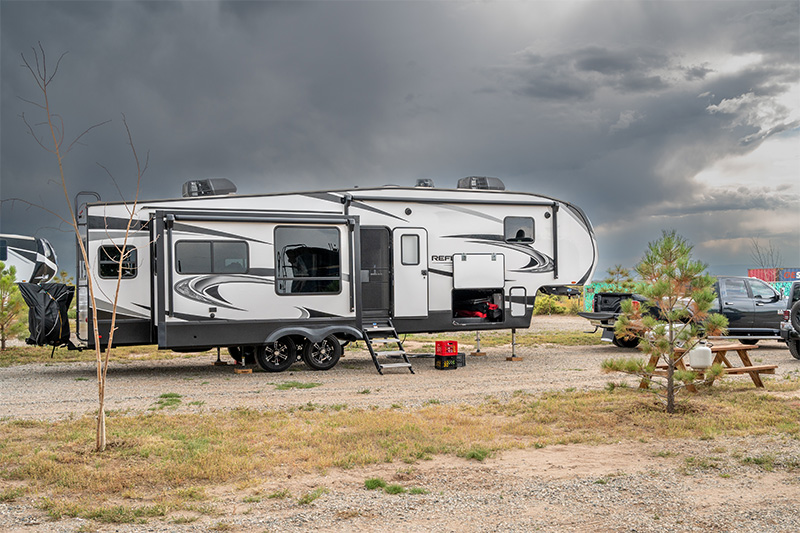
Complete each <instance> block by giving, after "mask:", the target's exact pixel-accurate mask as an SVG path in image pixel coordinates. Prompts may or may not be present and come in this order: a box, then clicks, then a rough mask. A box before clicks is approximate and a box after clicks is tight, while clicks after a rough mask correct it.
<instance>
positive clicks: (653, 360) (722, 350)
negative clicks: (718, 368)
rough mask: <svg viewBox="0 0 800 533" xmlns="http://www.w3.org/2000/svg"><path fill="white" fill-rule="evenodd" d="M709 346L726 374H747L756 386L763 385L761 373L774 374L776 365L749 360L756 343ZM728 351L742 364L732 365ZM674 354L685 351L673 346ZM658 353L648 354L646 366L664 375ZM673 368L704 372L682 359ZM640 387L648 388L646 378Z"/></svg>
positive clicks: (715, 360)
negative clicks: (757, 363) (648, 358)
mask: <svg viewBox="0 0 800 533" xmlns="http://www.w3.org/2000/svg"><path fill="white" fill-rule="evenodd" d="M708 347H709V348H711V353H713V354H714V363H719V364H721V365H723V370H724V372H725V373H726V374H749V375H750V379H752V380H753V383H754V384H755V386H756V387H761V388H763V387H764V382H762V381H761V374H774V373H775V369H776V368H778V365H754V364H753V363H752V362H751V361H750V355H749V354H748V353H747V352H748V351H749V350H755V349H756V348H758V346H756V345H749V344H715V345H709V346H708ZM728 352H735V353H736V354H737V355H738V356H739V359H740V360H741V361H742V366H733V364H732V363H731V361H730V359H728ZM675 353H676V355H683V354H684V353H686V350H685V349H683V348H675ZM658 359H659V355H658V354H654V355H651V356H650V361H649V362H648V366H652V367H653V368H655V369H656V372H655V374H657V375H665V374H666V372H664V371H663V370H661V369H663V368H666V366H665V365H659V364H658ZM675 368H677V369H679V370H692V371H693V372H695V373H697V374H698V375H699V376H700V377H702V376H703V374H704V369H698V368H691V367H689V368H687V365H686V363H684V359H683V358H681V359H678V360H677V361H676V362H675ZM639 387H640V388H643V389H646V388H648V385H647V382H646V380H642V382H641V384H640V385H639ZM686 388H687V389H688V390H690V391H692V392H696V388H695V387H694V385H688V386H687V387H686Z"/></svg>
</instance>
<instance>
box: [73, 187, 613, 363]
mask: <svg viewBox="0 0 800 533" xmlns="http://www.w3.org/2000/svg"><path fill="white" fill-rule="evenodd" d="M425 181H429V180H425ZM420 185H422V186H417V187H395V186H384V187H378V188H368V189H358V188H356V189H351V190H331V191H322V192H305V193H287V194H259V195H236V194H231V193H233V192H235V187H234V186H233V184H231V183H230V182H228V181H227V180H224V179H223V180H218V179H217V180H205V181H198V182H189V183H187V184H186V185H185V186H184V197H182V198H177V199H170V200H158V201H147V202H141V203H140V204H139V205H138V206H137V209H136V212H135V214H134V224H133V229H132V232H131V234H130V235H129V236H128V241H127V242H128V244H127V247H126V248H125V249H123V248H122V244H123V238H124V234H125V229H124V228H125V226H126V223H127V217H128V209H129V206H127V205H125V204H124V203H104V202H92V203H88V204H87V205H86V206H79V210H80V211H82V212H85V217H82V219H81V220H80V221H79V223H80V225H81V230H82V232H83V234H84V239H85V242H86V243H87V250H88V258H89V264H88V265H83V264H79V273H78V278H79V281H78V284H77V292H78V308H79V311H78V313H79V321H78V322H79V326H78V327H79V331H78V332H77V334H78V337H79V338H80V339H81V340H82V341H83V342H86V343H88V344H89V345H90V346H91V345H93V344H94V343H95V338H94V330H93V327H94V326H95V325H94V324H93V321H92V313H91V309H89V302H88V299H87V298H86V292H87V280H86V270H87V269H88V270H91V272H93V273H94V280H95V282H96V288H95V291H94V292H95V294H96V295H97V316H98V319H97V324H96V327H97V329H98V333H99V339H100V341H99V342H100V343H101V344H103V342H104V339H107V338H108V337H107V336H108V332H109V327H110V323H111V320H110V319H111V311H112V303H111V302H112V299H111V298H112V297H113V295H114V293H115V285H116V282H117V277H118V274H120V265H121V270H122V272H121V274H122V280H121V285H120V293H119V304H118V307H117V313H118V314H117V321H116V327H117V328H118V329H117V330H116V331H115V333H114V340H113V342H114V344H115V345H138V344H158V346H159V348H162V349H172V350H176V351H182V350H183V351H197V350H204V349H209V348H214V347H216V348H220V347H223V348H228V351H229V352H230V354H231V355H232V356H233V358H234V359H236V360H238V361H241V360H248V359H255V360H257V361H258V363H259V365H260V366H261V367H262V368H264V369H265V370H267V371H272V372H276V371H282V370H285V369H286V368H288V367H289V366H290V365H291V364H292V363H294V362H295V361H297V360H298V358H301V359H302V360H303V361H304V362H305V363H306V364H307V365H308V366H310V367H311V368H312V369H316V370H327V369H329V368H332V367H333V366H334V365H335V364H336V362H337V361H338V360H339V356H340V355H341V353H342V346H343V345H344V344H346V343H347V342H351V341H355V340H364V341H365V342H366V345H367V347H368V348H369V350H370V353H371V354H372V357H373V361H374V363H375V366H376V368H377V369H378V371H379V372H381V373H382V371H383V370H384V369H386V368H392V367H400V368H408V369H409V370H411V371H412V372H413V370H412V369H411V365H410V363H408V359H407V357H406V354H405V352H404V350H403V348H402V343H401V342H400V340H399V337H398V335H399V334H402V333H415V332H451V331H472V330H490V329H512V328H526V327H529V325H530V321H531V315H532V313H533V305H534V300H535V297H536V294H537V293H538V292H540V291H542V292H550V293H557V292H560V291H561V290H563V289H564V288H567V287H570V286H574V285H581V284H583V283H585V282H588V281H589V280H590V279H591V277H592V274H593V273H594V269H595V265H596V261H597V245H596V242H595V238H594V233H593V230H592V226H591V223H590V222H589V220H588V219H587V217H586V216H585V215H584V213H583V212H582V211H581V210H580V209H579V208H578V207H576V206H574V205H571V204H569V203H566V202H563V201H559V200H556V199H553V198H548V197H544V196H539V195H534V194H528V193H520V192H508V191H505V190H504V186H503V185H502V182H500V180H498V179H496V178H482V177H481V178H475V177H473V178H465V179H462V180H460V181H459V185H458V188H456V189H440V188H434V187H431V185H432V184H431V183H422V184H420ZM83 207H85V210H84V209H82V208H83ZM392 344H394V345H396V346H391V345H392ZM386 356H394V357H390V359H386ZM391 361H399V362H391Z"/></svg>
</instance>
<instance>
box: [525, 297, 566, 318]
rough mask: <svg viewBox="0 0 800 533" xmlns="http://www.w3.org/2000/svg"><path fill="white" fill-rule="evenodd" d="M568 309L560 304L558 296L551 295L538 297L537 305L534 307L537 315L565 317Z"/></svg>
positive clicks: (534, 312)
mask: <svg viewBox="0 0 800 533" xmlns="http://www.w3.org/2000/svg"><path fill="white" fill-rule="evenodd" d="M565 312H566V309H564V307H563V306H562V305H561V304H560V303H559V301H558V297H557V296H551V295H549V294H539V295H537V296H536V303H535V304H534V305H533V314H535V315H563V314H564V313H565Z"/></svg>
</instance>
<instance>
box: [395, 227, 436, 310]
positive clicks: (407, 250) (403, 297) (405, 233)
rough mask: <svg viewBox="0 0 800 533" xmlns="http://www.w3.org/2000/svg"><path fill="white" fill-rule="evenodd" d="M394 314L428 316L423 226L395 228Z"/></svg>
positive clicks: (425, 247)
mask: <svg viewBox="0 0 800 533" xmlns="http://www.w3.org/2000/svg"><path fill="white" fill-rule="evenodd" d="M392 242H393V245H394V258H393V266H394V316H395V317H406V318H426V317H427V316H428V232H427V231H425V230H424V229H422V228H398V229H395V230H394V235H393V240H392Z"/></svg>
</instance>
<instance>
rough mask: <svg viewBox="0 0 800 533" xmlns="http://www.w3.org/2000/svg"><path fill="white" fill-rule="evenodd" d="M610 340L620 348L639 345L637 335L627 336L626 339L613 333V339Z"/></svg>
mask: <svg viewBox="0 0 800 533" xmlns="http://www.w3.org/2000/svg"><path fill="white" fill-rule="evenodd" d="M611 342H612V343H613V344H614V346H618V347H620V348H636V347H637V346H639V337H629V338H627V339H623V338H622V337H618V336H616V335H614V339H613V340H612V341H611Z"/></svg>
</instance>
